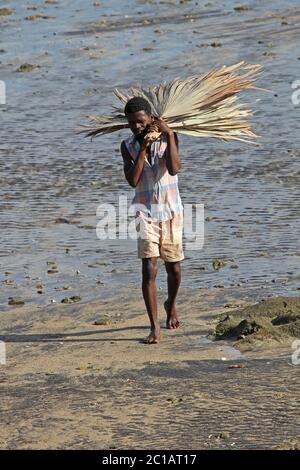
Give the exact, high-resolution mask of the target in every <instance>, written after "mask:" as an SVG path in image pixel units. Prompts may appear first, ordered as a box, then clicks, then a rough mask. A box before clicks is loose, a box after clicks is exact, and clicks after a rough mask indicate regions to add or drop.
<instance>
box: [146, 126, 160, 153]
mask: <svg viewBox="0 0 300 470" xmlns="http://www.w3.org/2000/svg"><path fill="white" fill-rule="evenodd" d="M160 134H161V133H160V132H159V130H158V127H157V126H156V125H155V124H151V125H150V126H149V132H147V134H146V135H145V137H144V139H143V142H142V148H143V149H146V148H148V147H149V146H150V145H151V144H152V142H154V141H155V140H156V139H157V138H158V137H159V136H160Z"/></svg>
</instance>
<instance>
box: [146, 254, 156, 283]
mask: <svg viewBox="0 0 300 470" xmlns="http://www.w3.org/2000/svg"><path fill="white" fill-rule="evenodd" d="M156 275H157V258H143V281H146V282H148V281H154V280H155V278H156Z"/></svg>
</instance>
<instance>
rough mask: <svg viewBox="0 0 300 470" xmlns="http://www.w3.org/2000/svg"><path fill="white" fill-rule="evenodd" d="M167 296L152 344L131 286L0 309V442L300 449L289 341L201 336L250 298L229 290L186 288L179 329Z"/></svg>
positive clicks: (295, 380)
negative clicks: (247, 344)
mask: <svg viewBox="0 0 300 470" xmlns="http://www.w3.org/2000/svg"><path fill="white" fill-rule="evenodd" d="M164 299H165V292H163V291H161V292H159V303H160V320H161V325H162V328H163V329H162V342H161V343H160V344H159V345H147V346H146V345H143V344H141V343H140V340H141V339H142V338H143V337H144V336H145V335H146V334H147V332H148V324H147V323H148V322H147V318H146V315H145V313H144V306H143V302H142V299H141V296H140V292H139V291H138V290H136V291H132V292H130V293H128V292H127V294H126V292H122V293H120V296H119V297H115V298H112V299H110V300H107V301H97V302H91V303H88V304H86V305H79V304H74V305H69V306H64V305H61V306H53V307H50V306H47V307H43V306H38V305H37V306H34V307H33V306H32V307H30V308H29V307H26V306H23V307H15V308H14V310H12V311H10V312H8V313H7V314H6V315H5V316H3V318H2V321H1V324H2V335H1V339H2V340H4V341H5V342H6V347H7V365H6V366H5V368H3V367H2V368H1V369H0V384H1V403H2V407H1V408H2V411H1V422H2V423H3V427H2V432H1V437H0V445H1V448H3V449H165V448H168V449H182V448H185V449H206V448H208V449H235V448H236V449H245V448H247V449H258V448H269V449H274V448H295V447H297V446H299V430H300V421H299V405H300V403H299V393H298V391H299V385H300V383H299V382H300V379H299V371H298V369H297V366H295V365H292V363H291V349H290V348H289V349H285V348H283V349H279V350H278V349H277V350H275V352H274V350H263V349H261V348H260V349H258V350H255V351H252V352H247V353H243V354H242V353H241V352H240V351H239V350H237V349H235V348H234V347H233V346H232V344H231V343H228V342H224V341H217V342H210V341H209V340H208V339H207V338H208V337H209V335H210V334H211V333H212V332H213V331H214V329H215V326H216V324H217V321H218V318H219V316H220V314H223V313H225V312H226V311H227V310H228V303H230V305H231V309H232V308H233V307H234V306H235V305H236V306H237V307H236V308H238V306H243V305H246V304H247V302H246V301H245V300H243V299H241V298H239V297H237V296H236V292H228V291H227V290H226V292H222V295H219V296H216V294H214V293H212V292H211V291H209V290H203V291H202V292H199V293H198V294H195V293H193V294H192V293H191V292H190V291H182V293H181V297H180V302H179V304H178V311H179V312H180V316H181V319H182V322H183V325H182V328H181V329H178V330H176V331H170V330H166V329H165V328H164V313H163V308H162V305H163V300H164ZM224 305H225V307H224ZM97 320H98V321H100V323H103V324H102V325H95V324H94V323H95V321H97ZM298 367H299V366H298Z"/></svg>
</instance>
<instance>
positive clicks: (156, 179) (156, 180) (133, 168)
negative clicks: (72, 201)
mask: <svg viewBox="0 0 300 470" xmlns="http://www.w3.org/2000/svg"><path fill="white" fill-rule="evenodd" d="M124 113H125V115H126V117H127V120H128V124H129V127H130V129H131V131H132V133H133V135H132V136H130V137H128V138H127V139H125V140H123V141H122V143H121V153H122V157H123V161H124V173H125V177H126V179H127V181H128V183H129V184H130V186H132V187H134V188H135V197H134V199H133V204H134V205H135V207H137V208H138V211H137V212H136V219H137V220H136V222H137V227H138V226H139V231H138V235H139V236H138V257H139V258H141V259H142V291H143V297H144V301H145V305H146V309H147V312H148V316H149V319H150V325H151V330H150V333H149V335H148V336H147V337H146V338H144V340H143V342H144V343H146V344H156V343H158V342H159V340H160V323H159V320H158V315H157V292H156V275H157V268H158V265H157V261H158V258H159V257H160V258H162V259H163V260H164V262H165V267H166V271H167V277H168V298H167V300H166V301H165V302H164V308H165V310H166V314H167V319H166V327H167V328H168V329H176V328H178V327H179V319H178V314H177V311H176V296H177V292H178V289H179V286H180V281H181V267H180V261H182V260H183V259H184V255H183V249H182V229H183V206H182V202H181V198H180V194H179V189H178V181H177V173H178V171H179V169H180V158H179V153H178V138H177V134H176V133H175V132H173V131H172V129H171V128H170V127H169V126H168V125H167V124H166V122H164V121H163V120H162V119H158V118H156V117H154V116H153V115H152V114H151V106H150V104H149V103H148V101H147V100H146V99H144V98H142V97H133V98H131V99H130V100H129V101H128V102H127V103H126V106H125V109H124ZM153 132H154V133H155V132H160V133H161V136H160V138H159V139H157V140H153V137H151V133H153Z"/></svg>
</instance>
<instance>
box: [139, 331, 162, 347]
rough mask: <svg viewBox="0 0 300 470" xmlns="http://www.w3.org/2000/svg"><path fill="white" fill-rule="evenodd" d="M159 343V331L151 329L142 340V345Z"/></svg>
mask: <svg viewBox="0 0 300 470" xmlns="http://www.w3.org/2000/svg"><path fill="white" fill-rule="evenodd" d="M159 341H160V330H159V329H157V328H156V329H151V331H150V334H149V335H148V336H146V338H144V339H143V340H142V343H144V344H157V343H159Z"/></svg>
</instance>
